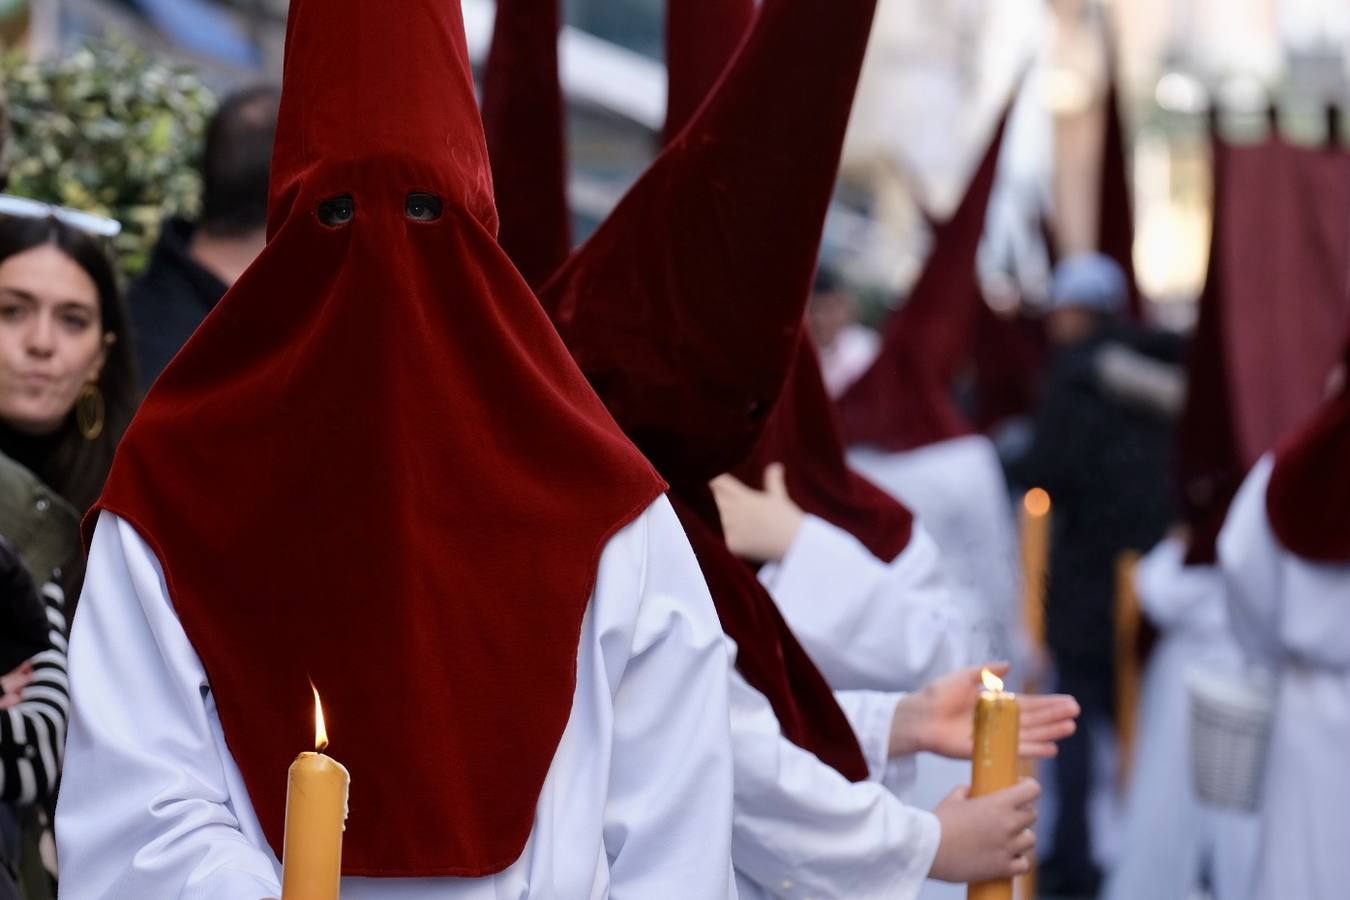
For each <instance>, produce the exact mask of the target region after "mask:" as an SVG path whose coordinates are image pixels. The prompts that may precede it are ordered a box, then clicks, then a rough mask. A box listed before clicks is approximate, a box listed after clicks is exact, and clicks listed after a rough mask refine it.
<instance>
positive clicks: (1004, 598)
mask: <svg viewBox="0 0 1350 900" xmlns="http://www.w3.org/2000/svg"><path fill="white" fill-rule="evenodd" d="M849 462H850V463H851V464H852V465H854V466H855V467H857V469H858V471H859V472H861V473H862V474H864V475H866V476H867V477H868V478H870V479H872V481H874V482H875V483H876V484H877V485H878V486H879V487H882V488H884V489H885V490H887V491H888V492H890V493H891V494H892V495H893V496H894V497H896V498H897V499H899V500H900V501H901V502H902V503H904V504H905V505H906V506H908V507H909V508H910V509H912V510H913V511H914V514H915V515H916V516H917V517H918V520H919V521H920V522H921V523H922V524H923V527H924V528H925V529H927V531H928V533H929V534H931V535H932V537H933V539H934V540H935V541H936V542H937V545H938V549H939V551H940V552H941V558H942V561H943V564H944V566H945V568H946V575H947V578H948V581H949V583H950V584H951V586H952V590H953V594H954V598H955V601H956V603H957V604H958V608H960V609H961V610H962V611H963V612H964V614H965V615H966V616H967V617H968V619H969V620H970V621H971V622H972V623H973V626H974V627H975V628H977V629H978V631H977V638H978V639H977V641H976V643H975V645H974V646H972V647H971V653H972V654H973V655H974V656H975V657H977V658H981V659H1010V660H1013V661H1015V662H1021V661H1022V660H1021V659H1019V657H1020V656H1021V653H1020V652H1019V651H1020V650H1021V649H1022V648H1021V643H1022V642H1023V640H1024V637H1023V631H1022V626H1021V622H1022V608H1021V590H1020V585H1021V575H1020V568H1019V557H1018V536H1017V527H1016V520H1015V517H1014V515H1013V510H1012V505H1011V502H1010V501H1009V498H1008V484H1007V480H1006V479H1005V478H1004V476H1003V468H1002V466H1001V465H1000V463H999V459H998V452H997V451H996V450H995V449H994V445H993V444H992V443H990V441H989V439H988V438H985V437H983V436H981V435H972V436H969V437H962V438H957V439H955V440H950V441H943V442H941V443H938V444H932V445H930V446H927V447H920V448H918V449H916V450H911V451H908V452H906V453H883V452H879V451H877V450H874V449H868V448H859V449H856V450H853V451H851V452H850V453H849Z"/></svg>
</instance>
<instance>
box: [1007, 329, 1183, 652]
mask: <svg viewBox="0 0 1350 900" xmlns="http://www.w3.org/2000/svg"><path fill="white" fill-rule="evenodd" d="M1122 349H1125V350H1128V351H1132V354H1133V355H1135V356H1136V358H1138V359H1140V360H1141V364H1142V365H1143V366H1144V367H1148V366H1151V365H1154V363H1155V362H1162V363H1166V364H1167V366H1165V367H1158V368H1163V369H1165V370H1167V371H1175V373H1176V377H1177V379H1181V378H1182V377H1183V375H1182V368H1181V360H1182V357H1183V352H1184V342H1183V341H1182V340H1181V339H1180V338H1177V337H1175V336H1173V335H1168V334H1163V333H1159V332H1150V331H1144V330H1140V329H1134V328H1130V327H1126V326H1123V325H1109V326H1106V327H1105V328H1104V329H1103V330H1102V331H1101V332H1100V333H1099V334H1098V335H1096V336H1095V337H1093V338H1091V339H1089V340H1088V341H1086V342H1084V343H1082V344H1080V345H1077V346H1074V347H1070V348H1066V349H1063V350H1061V351H1060V353H1059V354H1058V356H1057V357H1056V358H1055V359H1054V360H1053V362H1052V364H1051V367H1050V370H1049V373H1048V375H1047V381H1046V389H1045V395H1044V396H1045V399H1044V402H1043V404H1042V407H1041V410H1040V414H1039V415H1038V417H1037V426H1036V437H1035V444H1034V446H1033V449H1032V451H1031V453H1030V455H1029V457H1028V459H1027V464H1026V471H1025V472H1024V473H1022V475H1023V476H1024V477H1025V478H1026V479H1028V483H1030V484H1035V485H1039V486H1041V487H1044V488H1045V489H1046V490H1047V491H1049V492H1050V496H1051V497H1052V499H1053V502H1054V536H1053V541H1052V546H1051V563H1050V580H1049V594H1048V599H1047V604H1048V609H1047V638H1048V641H1049V644H1050V648H1051V650H1052V651H1053V653H1054V655H1055V658H1056V660H1057V662H1059V664H1060V665H1070V666H1074V667H1076V668H1077V669H1079V670H1080V671H1082V670H1091V671H1094V672H1096V673H1098V674H1100V675H1101V676H1102V677H1110V674H1111V673H1112V671H1113V667H1114V649H1115V641H1114V633H1115V599H1116V564H1117V559H1118V558H1119V556H1120V555H1121V553H1123V552H1125V551H1127V550H1137V551H1140V552H1145V551H1147V550H1149V549H1150V548H1152V547H1153V545H1154V544H1156V543H1157V542H1158V541H1159V540H1160V539H1161V538H1162V537H1163V535H1164V534H1165V533H1166V530H1167V528H1168V527H1169V525H1170V524H1171V523H1172V522H1173V521H1175V518H1176V516H1175V510H1174V508H1173V502H1172V498H1173V496H1174V495H1173V491H1172V486H1171V478H1170V475H1171V472H1172V465H1171V455H1172V447H1173V443H1174V441H1173V437H1172V435H1173V428H1174V418H1173V416H1172V415H1171V413H1170V412H1169V411H1168V409H1167V407H1168V405H1169V404H1168V402H1167V401H1165V400H1159V399H1158V398H1154V397H1147V396H1142V395H1138V394H1137V395H1133V396H1132V395H1131V394H1130V393H1129V390H1121V389H1119V386H1118V384H1117V383H1116V382H1114V381H1113V380H1112V379H1111V377H1110V376H1108V375H1107V374H1105V373H1104V368H1105V367H1104V366H1103V360H1104V359H1105V358H1106V357H1107V356H1109V355H1111V354H1113V353H1117V354H1118V352H1119V351H1120V350H1122ZM1127 355H1129V354H1127ZM1145 380H1146V379H1145Z"/></svg>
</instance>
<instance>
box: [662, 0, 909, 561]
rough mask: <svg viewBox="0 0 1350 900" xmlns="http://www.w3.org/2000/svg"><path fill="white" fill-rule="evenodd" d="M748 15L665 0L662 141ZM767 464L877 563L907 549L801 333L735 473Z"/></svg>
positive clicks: (741, 2)
mask: <svg viewBox="0 0 1350 900" xmlns="http://www.w3.org/2000/svg"><path fill="white" fill-rule="evenodd" d="M754 13H755V4H754V0H669V2H668V3H667V5H666V65H667V68H668V69H669V72H670V93H669V97H670V102H669V108H668V112H667V117H666V134H667V137H668V138H670V137H674V136H676V135H678V134H679V132H680V130H681V129H682V128H683V127H684V126H685V125H686V124H687V123H688V121H689V119H690V118H692V117H693V115H694V113H695V111H696V110H697V109H698V107H699V106H700V105H701V104H702V103H703V101H704V99H706V98H707V96H708V94H709V93H710V92H711V91H712V88H713V85H714V84H715V83H716V81H717V79H718V78H719V77H720V76H721V74H722V72H723V71H724V70H725V69H726V66H727V61H728V60H729V59H731V57H732V55H733V54H734V53H735V50H736V48H737V47H738V46H739V45H740V42H741V40H742V38H743V37H744V35H745V32H746V30H747V28H748V27H749V24H750V22H751V20H752V19H753V18H754ZM774 462H781V463H783V464H784V465H785V467H786V469H787V473H788V474H787V478H788V489H789V491H790V492H791V494H792V497H793V499H794V500H795V501H796V502H797V503H798V504H800V505H801V506H802V508H803V509H805V510H806V511H807V512H809V513H811V514H812V515H815V516H819V517H820V518H822V519H824V520H826V521H828V522H831V523H832V524H834V525H836V526H837V527H839V528H843V529H844V530H845V531H848V532H849V533H850V534H852V535H854V536H855V537H857V538H858V539H859V540H860V541H862V542H863V543H864V544H866V545H867V546H868V548H869V549H871V550H872V552H873V553H875V554H876V555H877V556H878V557H879V558H882V559H886V560H891V559H894V558H895V557H896V556H899V555H900V553H901V552H902V551H903V550H904V549H905V547H906V546H907V545H908V544H909V539H910V535H911V534H912V532H913V528H914V517H913V515H912V514H911V513H910V511H909V510H908V509H906V508H905V507H904V506H903V505H902V504H900V503H899V502H897V501H896V500H894V499H892V498H891V496H890V495H889V494H887V493H886V492H884V491H882V490H881V489H879V488H877V487H876V486H875V485H873V484H872V483H871V482H869V481H867V480H866V479H865V478H863V477H862V476H861V475H858V474H857V473H856V472H854V471H853V470H852V469H850V468H849V466H848V463H847V461H846V459H845V448H844V443H843V439H842V437H841V435H840V430H839V423H838V420H837V416H836V414H835V411H834V404H833V402H832V401H831V400H830V398H829V395H828V393H827V392H826V390H825V384H824V379H823V376H822V375H821V372H820V360H819V359H818V358H817V356H816V351H815V348H814V347H813V346H812V345H811V342H810V340H809V339H808V338H807V337H806V335H805V334H803V335H802V341H801V346H800V349H799V350H798V351H797V360H796V362H795V363H794V364H793V366H792V368H791V372H790V373H789V375H788V377H787V383H786V385H785V386H784V389H783V394H782V396H781V397H780V398H779V400H778V404H777V405H776V406H775V408H774V411H773V414H772V415H771V416H770V418H769V421H768V423H767V425H766V427H765V430H764V436H763V438H762V439H761V440H760V441H759V443H758V445H757V446H756V448H755V451H754V454H753V455H752V456H751V458H750V459H749V460H748V461H747V462H746V463H745V464H743V465H741V466H740V467H738V468H737V470H736V475H737V476H738V477H740V478H741V479H742V480H744V481H745V482H747V483H749V484H753V485H761V484H762V483H763V480H764V468H765V466H767V465H768V464H770V463H774Z"/></svg>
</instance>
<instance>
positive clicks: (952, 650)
mask: <svg viewBox="0 0 1350 900" xmlns="http://www.w3.org/2000/svg"><path fill="white" fill-rule="evenodd" d="M761 578H762V580H763V581H764V583H765V586H766V587H767V588H768V589H769V592H770V593H771V594H773V598H774V600H775V601H777V603H778V608H779V609H780V610H782V612H783V617H784V618H785V619H787V621H788V624H789V625H791V626H792V630H793V633H795V634H796V635H797V638H798V640H800V641H801V642H802V646H804V647H805V648H806V650H807V652H808V653H810V654H811V658H812V659H813V660H815V662H816V665H817V666H819V667H820V670H821V672H822V673H823V674H824V675H825V677H826V679H827V680H828V681H829V682H830V685H831V686H832V687H834V688H835V689H836V690H878V691H912V690H916V689H917V688H919V687H921V686H922V685H924V684H925V683H927V682H929V681H931V680H933V679H934V678H938V677H940V676H942V675H946V674H947V673H948V672H951V671H954V670H955V669H958V668H960V667H962V666H966V665H970V664H972V663H973V662H974V661H975V660H973V659H971V658H970V657H971V655H972V648H971V647H970V646H969V644H970V641H969V639H968V635H969V634H970V632H971V627H970V624H969V623H968V622H967V621H966V618H965V616H964V615H963V614H962V613H961V612H960V611H959V610H958V605H957V603H956V602H955V598H954V596H953V594H952V592H951V590H950V587H949V585H948V583H947V580H946V576H945V575H944V574H943V570H942V561H941V556H940V553H939V551H938V548H937V544H936V543H934V541H933V539H932V538H931V537H930V536H929V535H928V533H927V532H925V531H923V530H922V529H921V528H916V529H915V532H914V537H913V538H912V539H911V540H910V542H909V545H908V546H907V547H906V548H905V549H904V551H903V552H902V553H901V554H900V555H899V556H898V557H896V559H895V560H894V561H892V562H890V563H884V562H882V561H881V560H879V559H877V558H876V557H875V556H873V555H872V553H871V552H870V551H869V550H868V549H867V548H866V547H865V546H863V545H862V544H861V543H859V542H858V541H857V540H856V539H855V538H854V537H853V536H852V535H850V534H848V533H846V532H844V531H842V530H840V529H838V528H836V527H834V526H833V525H830V524H829V523H827V522H825V521H823V520H821V519H818V518H815V517H814V516H808V517H807V518H806V522H805V524H804V525H803V526H802V529H801V531H800V532H799V533H798V535H797V539H796V541H794V542H793V544H792V548H791V550H789V551H788V554H787V556H785V557H784V559H783V561H782V563H780V564H778V565H775V566H770V567H765V570H764V572H762V573H761Z"/></svg>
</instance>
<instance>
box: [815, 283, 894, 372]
mask: <svg viewBox="0 0 1350 900" xmlns="http://www.w3.org/2000/svg"><path fill="white" fill-rule="evenodd" d="M807 324H808V325H809V326H810V330H811V337H812V339H813V340H814V341H815V343H816V349H817V350H818V351H819V352H820V368H821V374H822V375H824V376H825V388H826V389H827V390H828V391H829V392H830V396H831V397H839V396H840V395H841V394H843V393H844V391H846V390H848V388H849V387H850V386H851V385H852V384H853V382H855V381H857V380H858V376H860V375H862V373H864V372H866V371H867V369H868V367H869V366H871V365H872V361H873V360H875V359H876V358H877V354H878V353H879V352H880V351H881V335H879V334H877V333H876V332H875V331H873V330H872V329H871V328H868V327H867V326H866V325H864V324H863V323H862V322H860V321H859V320H858V298H857V297H855V296H854V295H853V292H852V291H851V290H849V287H848V285H847V284H845V283H844V280H843V279H842V278H841V277H840V276H839V273H838V272H836V271H835V270H834V269H832V268H830V267H829V266H828V265H821V267H820V271H819V272H818V273H817V274H816V283H815V289H814V290H813V291H812V292H811V304H810V306H809V307H808V308H807Z"/></svg>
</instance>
